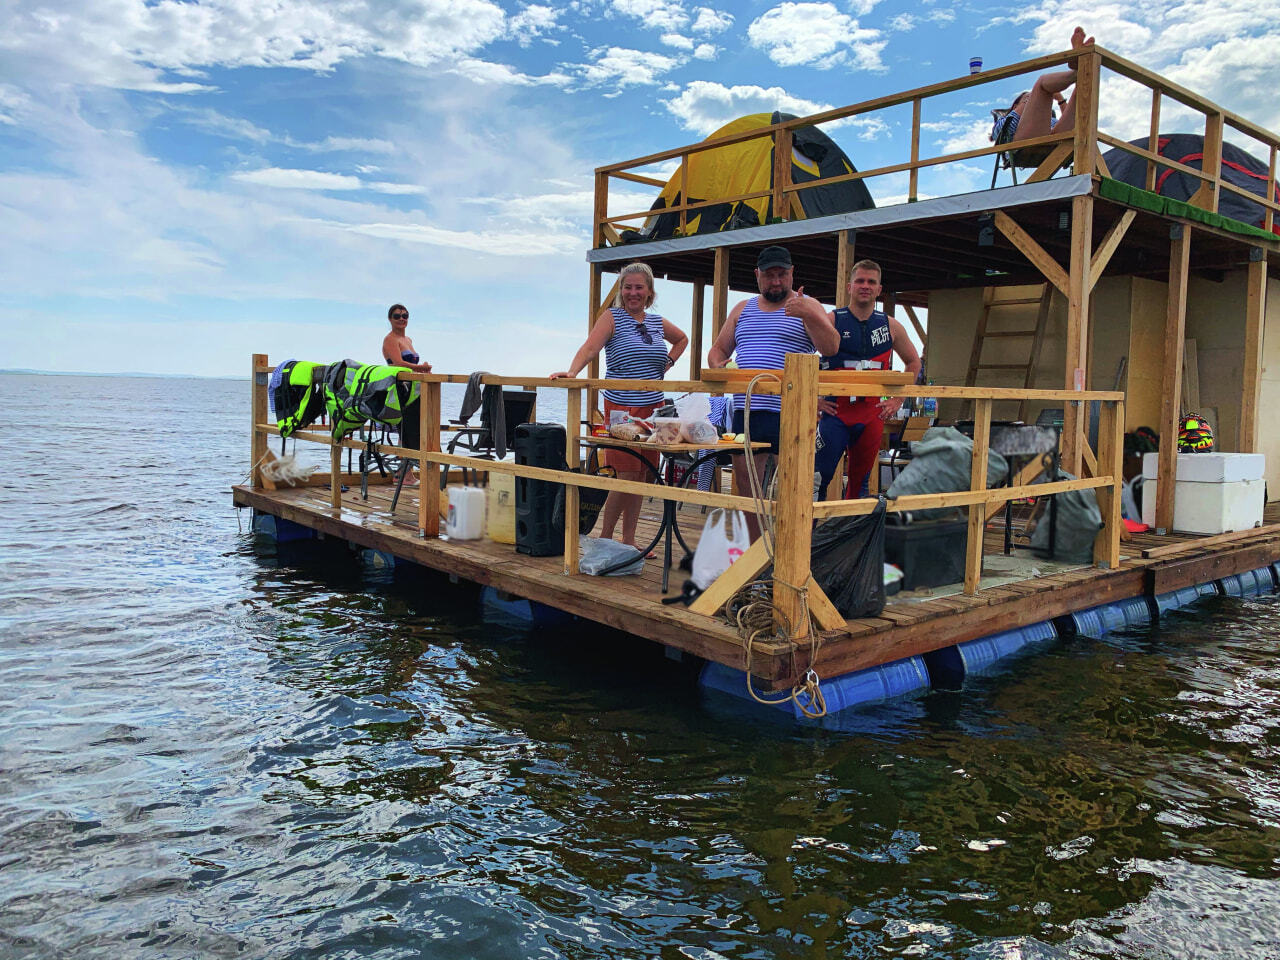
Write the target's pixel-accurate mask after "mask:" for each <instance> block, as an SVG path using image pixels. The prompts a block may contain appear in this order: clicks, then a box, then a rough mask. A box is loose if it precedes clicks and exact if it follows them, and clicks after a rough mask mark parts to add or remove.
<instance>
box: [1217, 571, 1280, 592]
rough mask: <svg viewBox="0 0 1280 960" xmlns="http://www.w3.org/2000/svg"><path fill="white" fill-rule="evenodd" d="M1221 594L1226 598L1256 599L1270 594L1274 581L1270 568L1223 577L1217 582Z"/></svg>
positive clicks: (1273, 587)
mask: <svg viewBox="0 0 1280 960" xmlns="http://www.w3.org/2000/svg"><path fill="white" fill-rule="evenodd" d="M1218 584H1219V586H1220V587H1221V588H1222V592H1223V594H1224V595H1225V596H1228V597H1256V596H1259V595H1261V594H1264V593H1270V592H1271V591H1272V590H1274V589H1275V586H1276V585H1275V580H1273V579H1272V576H1271V568H1270V567H1258V568H1257V569H1256V570H1246V571H1245V572H1244V573H1235V574H1232V575H1231V576H1229V577H1223V578H1222V579H1221V580H1219V581H1218Z"/></svg>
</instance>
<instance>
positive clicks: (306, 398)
mask: <svg viewBox="0 0 1280 960" xmlns="http://www.w3.org/2000/svg"><path fill="white" fill-rule="evenodd" d="M323 368H324V365H323V364H319V363H310V362H308V361H306V360H287V361H285V362H284V363H282V364H280V366H279V367H277V368H276V370H275V373H274V374H273V375H272V378H271V409H272V411H273V412H274V413H275V417H276V426H277V427H279V428H280V436H281V437H284V438H286V439H287V438H289V437H291V436H293V435H294V434H295V433H296V432H297V431H299V430H301V429H302V428H303V427H308V426H310V425H311V424H313V423H315V422H316V419H317V418H318V417H319V416H320V414H322V413H324V390H323V388H322V387H321V385H320V382H319V380H320V376H319V373H318V372H319V371H322V370H323Z"/></svg>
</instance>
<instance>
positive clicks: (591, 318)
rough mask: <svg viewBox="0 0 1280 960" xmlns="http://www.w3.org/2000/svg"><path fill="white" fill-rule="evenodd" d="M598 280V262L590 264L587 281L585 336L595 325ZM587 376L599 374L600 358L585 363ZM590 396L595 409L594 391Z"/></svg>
mask: <svg viewBox="0 0 1280 960" xmlns="http://www.w3.org/2000/svg"><path fill="white" fill-rule="evenodd" d="M600 280H601V270H600V264H598V263H593V264H591V277H590V279H589V280H588V281H587V336H588V337H589V336H591V328H592V327H594V326H595V325H596V315H597V314H599V313H600ZM587 376H588V377H592V378H595V377H598V376H600V358H599V357H592V358H591V362H590V363H588V364H587ZM591 393H592V396H591V398H590V400H589V403H590V405H591V408H592V409H593V410H594V409H595V396H594V394H595V391H594V390H592V391H591Z"/></svg>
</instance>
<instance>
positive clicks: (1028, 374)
mask: <svg viewBox="0 0 1280 960" xmlns="http://www.w3.org/2000/svg"><path fill="white" fill-rule="evenodd" d="M997 290H998V288H996V287H987V288H986V289H985V290H984V291H983V292H982V315H981V316H980V317H979V318H978V327H977V329H976V330H974V333H973V349H972V350H971V351H970V353H969V372H968V373H967V374H966V375H965V379H964V385H965V386H966V387H976V386H994V384H979V383H978V379H979V377H978V375H979V373H980V372H981V371H983V370H1021V371H1022V372H1023V383H1022V385H1023V388H1024V389H1030V388H1031V384H1032V381H1033V380H1034V379H1035V373H1036V367H1037V366H1038V365H1039V362H1040V348H1041V346H1042V344H1043V343H1044V331H1045V326H1046V325H1047V324H1048V322H1049V305H1050V303H1051V302H1052V301H1053V285H1052V284H1049V283H1046V284H1045V285H1044V287H1043V289H1042V290H1041V293H1040V296H1038V297H1014V298H1012V299H1008V300H998V299H996V292H997ZM1032 303H1037V304H1039V305H1040V308H1039V310H1038V311H1037V313H1036V325H1035V327H1033V328H1032V329H1030V330H993V331H990V332H988V331H987V322H988V320H990V319H991V311H992V310H996V309H998V308H1000V307H1018V306H1027V305H1029V304H1032ZM1008 338H1015V339H1025V340H1027V341H1028V349H1027V359H1026V361H1025V362H1024V363H983V362H982V345H983V344H984V343H985V342H986V341H987V340H988V339H1008ZM1008 385H1009V384H1007V383H1006V384H1004V386H1008ZM995 402H996V403H1002V402H1003V403H1012V402H1013V401H1011V400H1006V401H1000V400H997V401H995ZM1026 412H1027V401H1026V400H1023V401H1021V402H1020V403H1019V404H1018V419H1019V420H1025V419H1026ZM965 416H967V417H972V416H973V401H972V400H966V401H965Z"/></svg>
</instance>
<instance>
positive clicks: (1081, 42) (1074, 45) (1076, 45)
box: [1071, 27, 1093, 50]
mask: <svg viewBox="0 0 1280 960" xmlns="http://www.w3.org/2000/svg"><path fill="white" fill-rule="evenodd" d="M1092 43H1093V37H1089V38H1088V39H1087V40H1086V39H1085V36H1084V27H1076V28H1075V29H1074V30H1072V31H1071V49H1072V50H1078V49H1080V48H1081V47H1087V46H1090V45H1091V44H1092Z"/></svg>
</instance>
